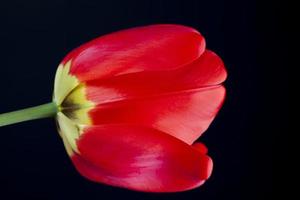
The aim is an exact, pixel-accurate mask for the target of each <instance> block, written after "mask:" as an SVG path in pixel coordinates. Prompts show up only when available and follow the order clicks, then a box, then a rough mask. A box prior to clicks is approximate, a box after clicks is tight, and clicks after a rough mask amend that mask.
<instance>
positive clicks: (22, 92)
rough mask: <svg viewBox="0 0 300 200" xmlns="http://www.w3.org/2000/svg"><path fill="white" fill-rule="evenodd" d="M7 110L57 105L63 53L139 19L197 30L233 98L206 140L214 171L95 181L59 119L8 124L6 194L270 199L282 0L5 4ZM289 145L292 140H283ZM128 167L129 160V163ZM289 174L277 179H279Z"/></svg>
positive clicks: (282, 89) (279, 100) (0, 169)
mask: <svg viewBox="0 0 300 200" xmlns="http://www.w3.org/2000/svg"><path fill="white" fill-rule="evenodd" d="M0 6H1V7H0V8H1V10H0V11H1V12H0V18H1V19H0V20H1V25H0V26H1V28H0V29H1V31H0V49H1V54H0V60H1V64H0V74H1V76H0V86H1V93H0V95H1V98H0V113H2V112H8V111H11V110H16V109H19V108H23V107H29V106H34V105H39V104H42V103H46V102H49V101H50V100H51V96H52V89H53V80H54V74H55V71H56V67H57V65H58V63H59V62H60V60H61V59H62V58H63V57H64V55H65V54H66V53H67V52H68V51H70V50H71V49H73V48H75V47H77V46H78V45H80V44H82V43H84V42H86V41H89V40H90V39H93V38H95V37H97V36H100V35H103V34H106V33H109V32H112V31H116V30H120V29H123V28H129V27H134V26H139V25H147V24H154V23H178V24H184V25H189V26H192V27H194V28H196V29H198V30H199V31H200V32H201V33H202V34H203V35H204V36H205V38H206V41H207V47H208V48H209V49H212V50H214V51H215V52H217V53H218V54H219V55H220V56H221V57H222V58H223V60H224V62H225V64H226V67H227V69H228V73H229V77H228V80H227V81H226V88H227V91H228V92H227V93H228V96H227V99H226V102H225V104H224V107H223V108H222V110H221V112H220V113H219V115H218V116H217V118H216V119H215V121H214V122H213V124H212V125H211V126H210V128H209V129H208V131H207V132H206V133H205V134H204V136H203V137H202V139H201V140H202V141H204V142H205V143H206V144H207V146H208V147H209V150H210V155H211V156H212V157H213V159H214V164H215V165H214V166H215V167H214V172H213V175H212V177H211V178H210V179H209V180H208V181H207V183H206V184H205V185H204V186H202V187H200V188H198V189H195V190H192V191H187V192H182V193H174V194H148V193H141V192H134V191H128V190H125V189H119V188H114V187H110V186H104V185H101V184H96V183H92V182H89V181H87V180H85V179H84V178H82V177H81V176H80V175H79V174H78V173H77V172H76V171H75V169H74V167H73V166H72V164H71V162H70V161H69V159H68V156H67V154H66V153H65V150H64V147H63V144H62V142H61V140H60V138H59V136H58V134H57V131H56V127H55V124H54V120H53V119H43V120H38V121H32V122H27V123H21V124H16V125H13V126H7V127H1V128H0V135H1V139H0V152H1V157H0V182H1V187H0V195H1V196H0V199H17V198H21V199H203V200H205V199H210V200H213V199H231V200H238V199H270V198H271V193H272V188H273V186H272V185H273V179H274V178H273V175H272V174H273V162H272V161H273V158H274V157H281V156H282V154H283V153H281V154H280V152H277V151H276V152H275V149H276V148H275V147H277V146H278V144H277V143H275V140H274V139H276V138H278V137H280V136H281V135H282V134H285V131H284V128H285V124H286V122H287V117H286V118H285V119H282V118H280V117H278V116H286V111H285V105H287V97H286V85H285V84H286V81H287V73H285V70H284V69H285V67H286V66H287V62H286V61H285V60H284V56H283V55H284V54H287V50H284V51H283V49H284V45H285V44H284V42H283V40H282V38H283V35H284V31H283V30H284V27H282V26H281V22H282V19H281V16H280V13H279V12H278V10H279V8H280V10H282V9H283V7H282V5H280V3H278V2H275V1H264V3H260V1H251V0H246V1H225V0H224V1H221V0H220V1H217V0H211V1H197V0H194V1H192V0H190V1H189V0H181V1H180V0H170V1H167V0H165V1H163V0H161V1H159V0H153V1H150V0H145V1H141V0H140V1H130V0H129V1H122V0H119V1H117V0H105V1H96V0H92V1H91V0H90V1H89V0H86V1H66V0H64V1H63V0H52V1H38V0H29V1H21V0H20V1H14V0H12V1H7V2H4V1H1V4H0ZM281 142H284V140H282V141H281ZM121 164H122V163H120V165H121ZM278 176H280V174H277V175H276V179H278Z"/></svg>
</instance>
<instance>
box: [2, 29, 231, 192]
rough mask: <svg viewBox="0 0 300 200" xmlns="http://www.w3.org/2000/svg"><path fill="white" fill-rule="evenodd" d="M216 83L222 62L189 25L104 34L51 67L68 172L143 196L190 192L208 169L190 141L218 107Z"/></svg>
mask: <svg viewBox="0 0 300 200" xmlns="http://www.w3.org/2000/svg"><path fill="white" fill-rule="evenodd" d="M225 79H226V71H225V68H224V65H223V62H222V60H221V59H220V58H219V57H218V56H217V55H216V54H215V53H213V52H212V51H209V50H206V49H205V40H204V38H203V36H202V35H201V34H200V33H199V32H197V31H196V30H194V29H192V28H189V27H185V26H180V25H152V26H145V27H139V28H132V29H128V30H124V31H119V32H115V33H112V34H108V35H105V36H102V37H99V38H97V39H95V40H93V41H91V42H88V43H86V44H84V45H82V46H80V47H79V48H77V49H75V50H73V51H71V52H70V53H69V54H68V55H67V56H66V57H65V58H64V59H63V61H62V62H61V64H60V66H59V67H58V70H57V73H56V77H55V89H54V97H53V102H54V103H55V105H56V106H57V109H58V110H57V115H56V116H57V121H58V129H59V132H60V135H61V137H62V139H63V141H64V145H65V147H66V150H67V152H68V154H69V156H70V157H71V160H72V162H73V163H74V165H75V167H76V169H77V170H78V171H79V172H80V173H81V174H82V175H83V176H84V177H86V178H88V179H90V180H92V181H95V182H100V183H105V184H108V185H114V186H118V187H124V188H128V189H133V190H139V191H148V192H175V191H184V190H189V189H193V188H195V187H198V186H200V185H202V184H203V183H204V182H205V181H206V180H207V179H208V178H209V176H210V174H211V172H212V165H213V164H212V159H211V158H210V157H209V156H208V155H206V153H207V149H206V147H205V146H204V145H203V144H202V143H198V142H195V141H196V140H197V139H198V138H199V137H200V136H201V134H202V133H203V132H204V131H205V130H206V129H207V128H208V126H209V125H210V123H211V122H212V120H213V119H214V117H215V116H216V114H217V112H218V110H219V109H220V107H221V105H222V103H223V100H224V97H225V88H224V87H223V86H222V85H221V83H222V82H223V81H224V80H225ZM0 125H1V116H0Z"/></svg>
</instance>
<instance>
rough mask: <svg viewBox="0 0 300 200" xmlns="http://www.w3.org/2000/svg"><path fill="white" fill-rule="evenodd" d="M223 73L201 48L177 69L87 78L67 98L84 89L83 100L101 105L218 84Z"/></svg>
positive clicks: (213, 57)
mask: <svg viewBox="0 0 300 200" xmlns="http://www.w3.org/2000/svg"><path fill="white" fill-rule="evenodd" d="M226 76H227V73H226V70H225V67H224V64H223V62H222V60H221V59H220V58H219V57H218V56H217V55H216V54H215V53H213V52H211V51H205V52H204V53H203V54H202V55H201V57H200V58H198V59H197V60H196V61H194V62H193V63H191V64H188V65H186V66H183V67H181V68H179V69H177V70H168V71H160V72H144V73H134V74H127V75H123V76H116V77H111V78H110V79H108V80H93V81H88V82H86V83H85V85H84V86H82V88H78V89H77V90H74V91H73V92H72V93H71V94H70V95H69V97H71V98H72V99H76V98H77V97H78V96H80V94H81V93H83V92H84V91H82V90H86V96H87V99H89V100H90V101H91V102H94V103H95V104H103V103H106V102H112V101H119V100H123V99H132V98H140V97H145V96H153V95H159V94H164V93H169V92H175V91H182V90H189V89H195V88H204V87H208V86H213V85H218V84H221V83H222V82H223V81H224V80H225V79H226Z"/></svg>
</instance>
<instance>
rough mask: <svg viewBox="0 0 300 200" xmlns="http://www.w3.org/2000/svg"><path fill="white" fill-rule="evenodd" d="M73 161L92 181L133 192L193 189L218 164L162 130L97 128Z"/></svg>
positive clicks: (80, 143) (81, 143) (86, 137)
mask: <svg viewBox="0 0 300 200" xmlns="http://www.w3.org/2000/svg"><path fill="white" fill-rule="evenodd" d="M77 144H78V149H79V152H80V154H74V155H73V156H72V161H73V163H74V164H75V166H76V168H77V169H78V171H79V172H80V173H81V174H82V175H83V176H85V177H87V178H88V179H90V180H93V181H96V182H101V183H106V184H109V185H114V186H119V187H124V188H128V189H133V190H140V191H148V192H175V191H183V190H189V189H193V188H195V187H197V186H199V185H201V184H203V183H204V181H205V180H206V179H208V177H209V176H210V174H211V171H212V160H211V159H210V157H208V156H207V155H205V154H203V153H201V152H200V151H197V150H195V149H194V148H193V147H191V146H189V145H187V144H186V143H184V142H182V141H180V140H178V139H176V138H174V137H171V136H169V135H168V134H164V133H162V132H160V131H158V130H155V129H151V128H146V127H140V126H129V125H104V126H93V127H89V128H87V129H85V130H84V133H83V135H81V137H80V139H79V140H78V142H77Z"/></svg>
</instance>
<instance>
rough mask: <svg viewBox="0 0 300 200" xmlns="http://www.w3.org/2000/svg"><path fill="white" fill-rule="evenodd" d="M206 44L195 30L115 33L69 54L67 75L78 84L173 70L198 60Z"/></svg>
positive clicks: (154, 28)
mask: <svg viewBox="0 0 300 200" xmlns="http://www.w3.org/2000/svg"><path fill="white" fill-rule="evenodd" d="M204 49H205V41H204V38H203V37H202V36H201V34H200V33H199V32H197V31H196V30H195V29H192V28H189V27H185V26H181V25H152V26H145V27H139V28H132V29H127V30H123V31H118V32H115V33H112V34H108V35H105V36H102V37H99V38H97V39H95V40H92V41H90V42H88V43H86V44H84V45H82V46H80V47H78V48H77V49H75V50H73V51H71V52H70V53H69V54H68V55H67V56H66V57H65V58H64V60H63V62H62V63H65V62H68V61H69V60H72V66H71V71H70V73H71V74H72V75H75V76H76V77H77V78H78V79H79V80H80V81H87V80H94V79H104V78H108V77H111V76H113V75H114V76H115V75H120V74H129V73H134V72H141V71H161V70H168V69H175V68H179V67H180V66H183V65H185V64H187V63H190V62H192V61H193V60H195V59H197V58H198V57H199V56H200V55H201V54H202V53H203V52H204Z"/></svg>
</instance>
